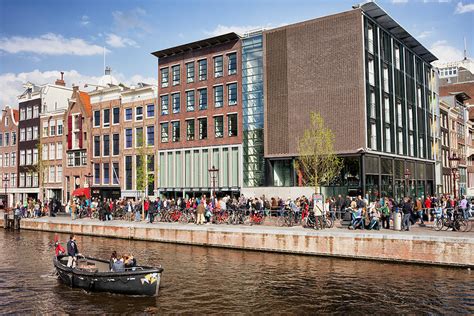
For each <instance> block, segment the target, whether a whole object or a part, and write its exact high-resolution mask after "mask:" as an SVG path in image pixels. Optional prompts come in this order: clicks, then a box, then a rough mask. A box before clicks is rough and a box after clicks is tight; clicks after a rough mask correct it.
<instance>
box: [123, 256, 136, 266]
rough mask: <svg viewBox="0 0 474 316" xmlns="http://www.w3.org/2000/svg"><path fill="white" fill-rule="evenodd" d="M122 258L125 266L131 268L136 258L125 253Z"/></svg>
mask: <svg viewBox="0 0 474 316" xmlns="http://www.w3.org/2000/svg"><path fill="white" fill-rule="evenodd" d="M124 258H125V261H124V264H125V268H133V267H135V266H136V265H137V260H136V259H135V258H134V257H133V256H132V255H126V256H125V257H124Z"/></svg>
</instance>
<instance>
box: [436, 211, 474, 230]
mask: <svg viewBox="0 0 474 316" xmlns="http://www.w3.org/2000/svg"><path fill="white" fill-rule="evenodd" d="M469 226H470V225H469V223H468V221H466V220H465V219H464V218H463V217H462V215H461V214H459V212H457V210H454V212H453V213H452V214H451V212H449V211H448V213H447V216H444V215H442V216H441V218H437V220H436V222H435V230H437V231H440V230H442V229H445V230H448V229H449V228H452V229H453V231H462V232H466V231H468V229H469Z"/></svg>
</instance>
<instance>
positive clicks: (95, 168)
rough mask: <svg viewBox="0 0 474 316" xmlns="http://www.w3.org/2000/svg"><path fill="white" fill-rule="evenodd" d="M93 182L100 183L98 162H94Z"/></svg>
mask: <svg viewBox="0 0 474 316" xmlns="http://www.w3.org/2000/svg"><path fill="white" fill-rule="evenodd" d="M94 184H100V164H98V163H95V164H94Z"/></svg>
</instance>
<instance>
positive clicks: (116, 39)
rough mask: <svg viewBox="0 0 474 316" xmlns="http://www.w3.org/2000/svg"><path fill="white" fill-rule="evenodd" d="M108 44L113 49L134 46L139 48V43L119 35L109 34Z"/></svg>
mask: <svg viewBox="0 0 474 316" xmlns="http://www.w3.org/2000/svg"><path fill="white" fill-rule="evenodd" d="M106 43H107V44H109V45H110V46H112V47H125V46H133V47H139V46H138V44H137V42H135V41H134V40H132V39H129V38H126V37H121V36H119V35H117V34H107V39H106Z"/></svg>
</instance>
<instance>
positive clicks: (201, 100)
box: [198, 88, 207, 110]
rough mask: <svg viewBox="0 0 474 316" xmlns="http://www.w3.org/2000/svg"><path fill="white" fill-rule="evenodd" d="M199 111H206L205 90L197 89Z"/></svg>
mask: <svg viewBox="0 0 474 316" xmlns="http://www.w3.org/2000/svg"><path fill="white" fill-rule="evenodd" d="M198 93H199V110H205V109H207V88H204V89H199V90H198Z"/></svg>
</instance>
